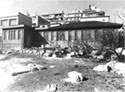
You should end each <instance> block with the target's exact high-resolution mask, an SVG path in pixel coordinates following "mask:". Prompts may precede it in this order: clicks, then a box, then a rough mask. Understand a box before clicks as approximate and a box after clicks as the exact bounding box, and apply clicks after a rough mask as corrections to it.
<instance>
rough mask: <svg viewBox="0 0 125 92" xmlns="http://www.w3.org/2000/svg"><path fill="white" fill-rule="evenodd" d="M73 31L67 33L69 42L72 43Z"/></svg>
mask: <svg viewBox="0 0 125 92" xmlns="http://www.w3.org/2000/svg"><path fill="white" fill-rule="evenodd" d="M73 36H74V35H73V31H69V41H73Z"/></svg>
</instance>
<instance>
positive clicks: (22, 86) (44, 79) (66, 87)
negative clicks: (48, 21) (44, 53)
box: [1, 53, 125, 92]
mask: <svg viewBox="0 0 125 92" xmlns="http://www.w3.org/2000/svg"><path fill="white" fill-rule="evenodd" d="M14 57H16V58H32V60H31V61H28V62H21V64H23V65H27V64H39V65H43V66H45V68H44V69H42V70H39V71H38V70H36V71H32V72H28V73H22V74H19V75H17V76H13V77H15V82H14V83H12V84H11V85H9V86H8V87H7V89H5V90H4V91H1V92H43V91H41V90H43V89H44V88H45V87H46V86H47V85H48V84H51V83H53V84H56V85H57V89H56V91H55V92H125V85H124V78H123V77H122V76H121V75H118V74H116V73H111V72H97V71H93V68H94V67H95V66H97V65H100V64H104V62H96V61H95V60H93V59H85V58H72V59H47V58H43V57H39V56H35V55H27V54H18V53H16V54H12V55H9V56H7V57H6V58H4V59H1V61H3V62H6V60H8V61H9V60H10V59H11V58H14ZM17 62H18V61H17ZM105 63H106V62H105ZM70 71H77V72H79V73H82V74H83V81H82V82H80V83H77V84H74V83H69V82H65V81H64V79H65V78H66V77H68V75H67V73H68V72H70Z"/></svg>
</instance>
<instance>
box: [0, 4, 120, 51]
mask: <svg viewBox="0 0 125 92" xmlns="http://www.w3.org/2000/svg"><path fill="white" fill-rule="evenodd" d="M109 20H110V17H109V16H105V12H104V11H101V10H99V9H98V8H97V7H95V6H89V9H85V10H82V11H79V10H77V9H76V10H75V12H71V13H64V12H62V13H54V14H46V15H36V16H26V15H24V14H22V13H18V14H17V15H15V16H7V17H0V50H9V49H23V48H29V47H32V46H36V47H41V46H42V45H44V46H45V45H46V47H47V46H48V47H56V46H58V45H60V46H62V47H67V46H70V45H72V44H74V43H86V44H89V45H91V46H93V47H95V48H96V47H98V45H102V42H104V39H103V38H104V37H105V35H106V34H107V33H111V32H114V31H117V30H118V29H119V28H121V27H122V24H117V23H111V22H109ZM100 35H101V37H102V38H100ZM99 40H101V42H99ZM106 43H107V44H108V43H110V41H107V42H106Z"/></svg>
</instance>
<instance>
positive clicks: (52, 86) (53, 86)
mask: <svg viewBox="0 0 125 92" xmlns="http://www.w3.org/2000/svg"><path fill="white" fill-rule="evenodd" d="M56 90H57V85H56V84H48V85H47V86H46V87H45V89H44V90H42V91H41V92H55V91H56Z"/></svg>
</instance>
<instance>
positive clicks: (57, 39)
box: [40, 29, 113, 47]
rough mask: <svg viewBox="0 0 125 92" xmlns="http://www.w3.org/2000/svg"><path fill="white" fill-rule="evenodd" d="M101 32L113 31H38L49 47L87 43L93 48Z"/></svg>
mask: <svg viewBox="0 0 125 92" xmlns="http://www.w3.org/2000/svg"><path fill="white" fill-rule="evenodd" d="M103 30H106V31H109V30H113V29H88V30H64V31H40V34H41V36H42V37H44V38H45V39H46V40H47V41H48V42H49V46H57V45H60V46H64V47H65V46H69V45H70V44H72V43H87V44H90V45H93V46H94V45H97V44H98V40H99V39H100V38H99V37H100V36H99V34H100V35H103ZM102 37H103V36H102Z"/></svg>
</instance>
